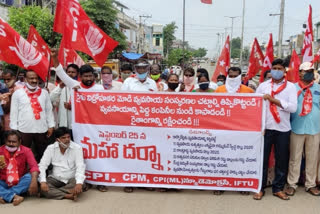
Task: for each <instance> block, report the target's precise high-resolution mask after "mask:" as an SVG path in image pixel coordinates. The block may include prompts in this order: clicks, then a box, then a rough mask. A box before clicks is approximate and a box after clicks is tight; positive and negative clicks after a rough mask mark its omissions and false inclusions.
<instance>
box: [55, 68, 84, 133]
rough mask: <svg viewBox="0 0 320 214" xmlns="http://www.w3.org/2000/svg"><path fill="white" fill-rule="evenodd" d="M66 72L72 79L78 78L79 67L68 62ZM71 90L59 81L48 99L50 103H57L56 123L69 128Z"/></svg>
mask: <svg viewBox="0 0 320 214" xmlns="http://www.w3.org/2000/svg"><path fill="white" fill-rule="evenodd" d="M66 72H67V74H68V76H69V77H71V78H72V79H74V80H77V79H78V75H79V67H78V66H77V65H76V64H69V65H68V66H67V71H66ZM70 97H71V91H70V88H68V87H65V84H64V83H63V82H61V83H60V84H59V85H58V86H57V87H56V88H55V89H53V91H52V92H51V93H50V99H51V102H52V103H58V105H59V107H58V118H57V123H58V126H59V127H68V128H71V122H72V121H71V103H70Z"/></svg>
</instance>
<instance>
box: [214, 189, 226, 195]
mask: <svg viewBox="0 0 320 214" xmlns="http://www.w3.org/2000/svg"><path fill="white" fill-rule="evenodd" d="M212 193H213V194H214V195H222V194H223V193H224V191H220V190H213V192H212Z"/></svg>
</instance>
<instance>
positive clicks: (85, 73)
mask: <svg viewBox="0 0 320 214" xmlns="http://www.w3.org/2000/svg"><path fill="white" fill-rule="evenodd" d="M51 58H52V60H53V66H54V67H55V68H56V72H57V76H58V77H59V78H60V79H61V81H62V82H63V83H64V84H65V85H66V86H67V87H68V88H70V89H75V90H77V89H80V88H81V89H84V90H88V91H92V90H104V88H103V86H102V85H98V84H96V83H95V77H94V69H93V68H92V67H91V66H90V65H83V66H81V68H80V70H79V73H80V82H78V81H77V80H74V79H72V78H71V77H70V76H68V74H67V73H66V72H65V71H64V70H63V67H62V65H60V63H59V60H58V51H57V50H52V51H51ZM69 107H70V106H69ZM70 109H71V108H70Z"/></svg>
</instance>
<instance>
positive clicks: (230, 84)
mask: <svg viewBox="0 0 320 214" xmlns="http://www.w3.org/2000/svg"><path fill="white" fill-rule="evenodd" d="M240 85H241V75H239V76H237V77H235V78H230V77H229V76H227V80H226V89H227V91H228V93H236V92H237V91H238V89H239V88H240Z"/></svg>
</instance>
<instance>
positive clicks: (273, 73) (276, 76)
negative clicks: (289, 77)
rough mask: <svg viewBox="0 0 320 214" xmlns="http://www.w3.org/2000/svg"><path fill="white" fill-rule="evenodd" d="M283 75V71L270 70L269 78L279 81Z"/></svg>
mask: <svg viewBox="0 0 320 214" xmlns="http://www.w3.org/2000/svg"><path fill="white" fill-rule="evenodd" d="M283 75H284V72H283V71H279V70H271V76H272V78H273V79H275V80H280V79H281V78H282V77H283Z"/></svg>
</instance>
